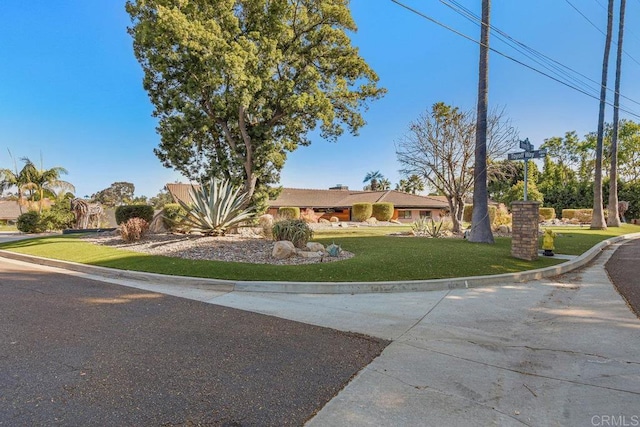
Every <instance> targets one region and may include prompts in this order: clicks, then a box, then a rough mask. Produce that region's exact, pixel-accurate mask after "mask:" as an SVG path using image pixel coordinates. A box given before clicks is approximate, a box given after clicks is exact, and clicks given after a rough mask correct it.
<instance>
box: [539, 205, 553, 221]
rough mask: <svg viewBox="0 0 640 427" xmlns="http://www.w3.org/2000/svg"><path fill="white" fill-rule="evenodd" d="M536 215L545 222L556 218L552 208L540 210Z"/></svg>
mask: <svg viewBox="0 0 640 427" xmlns="http://www.w3.org/2000/svg"><path fill="white" fill-rule="evenodd" d="M538 213H539V214H540V216H541V217H543V218H544V219H545V220H546V221H551V220H552V219H554V218H555V217H556V210H555V209H554V208H540V209H539V210H538Z"/></svg>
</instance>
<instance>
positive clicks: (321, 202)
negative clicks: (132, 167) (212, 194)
mask: <svg viewBox="0 0 640 427" xmlns="http://www.w3.org/2000/svg"><path fill="white" fill-rule="evenodd" d="M166 187H167V190H168V191H169V193H170V194H171V196H172V197H173V199H174V200H176V201H177V200H178V199H179V200H182V201H184V202H185V203H189V201H190V199H191V197H190V196H189V189H190V188H191V185H190V184H178V183H174V184H167V185H166ZM367 202H368V203H381V202H389V203H393V206H394V212H393V218H392V219H396V220H398V221H400V222H405V223H411V222H413V221H415V220H416V219H418V218H420V217H426V218H433V219H434V220H437V219H439V218H441V217H442V216H444V215H446V213H447V211H448V210H449V205H448V203H447V200H446V198H445V197H442V196H420V195H415V194H409V193H403V192H402V191H396V190H384V191H351V190H349V188H348V187H345V186H337V187H333V188H330V189H328V190H316V189H303V188H283V189H282V191H281V192H280V195H279V196H278V197H277V198H276V199H275V200H269V201H268V205H269V210H268V213H270V214H272V215H274V216H275V215H277V213H278V209H279V208H281V207H298V208H300V209H301V210H304V209H307V208H310V209H313V210H314V211H315V212H316V213H321V214H322V218H325V219H329V218H331V217H332V216H335V217H337V218H338V219H340V221H351V220H352V216H351V211H352V208H353V204H354V203H367Z"/></svg>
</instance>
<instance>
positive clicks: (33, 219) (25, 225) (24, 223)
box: [16, 211, 42, 233]
mask: <svg viewBox="0 0 640 427" xmlns="http://www.w3.org/2000/svg"><path fill="white" fill-rule="evenodd" d="M16 226H17V227H18V230H19V231H22V232H23V233H40V232H42V229H41V228H40V214H39V213H38V212H36V211H29V212H25V213H23V214H22V215H20V216H19V217H18V221H17V222H16Z"/></svg>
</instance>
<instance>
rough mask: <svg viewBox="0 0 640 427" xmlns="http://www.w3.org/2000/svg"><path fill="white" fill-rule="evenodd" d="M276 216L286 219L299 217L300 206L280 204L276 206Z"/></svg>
mask: <svg viewBox="0 0 640 427" xmlns="http://www.w3.org/2000/svg"><path fill="white" fill-rule="evenodd" d="M278 216H280V217H281V218H288V219H300V208H299V207H297V206H282V207H281V208H278Z"/></svg>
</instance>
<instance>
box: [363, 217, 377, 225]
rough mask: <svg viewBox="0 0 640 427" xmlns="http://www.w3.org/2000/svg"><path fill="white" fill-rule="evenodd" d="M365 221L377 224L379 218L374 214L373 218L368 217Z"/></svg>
mask: <svg viewBox="0 0 640 427" xmlns="http://www.w3.org/2000/svg"><path fill="white" fill-rule="evenodd" d="M365 222H366V223H367V224H369V225H376V224H377V223H378V219H377V218H376V217H375V216H372V217H371V218H369V219H367V220H366V221H365Z"/></svg>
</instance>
